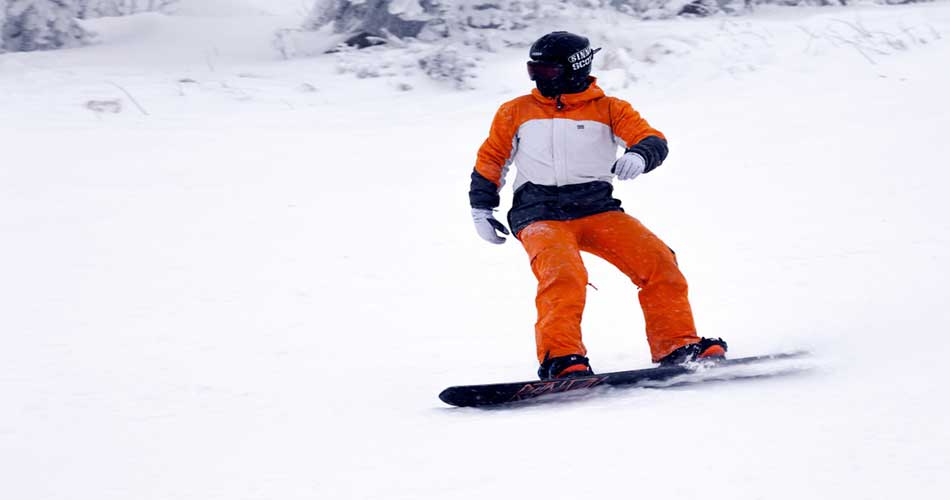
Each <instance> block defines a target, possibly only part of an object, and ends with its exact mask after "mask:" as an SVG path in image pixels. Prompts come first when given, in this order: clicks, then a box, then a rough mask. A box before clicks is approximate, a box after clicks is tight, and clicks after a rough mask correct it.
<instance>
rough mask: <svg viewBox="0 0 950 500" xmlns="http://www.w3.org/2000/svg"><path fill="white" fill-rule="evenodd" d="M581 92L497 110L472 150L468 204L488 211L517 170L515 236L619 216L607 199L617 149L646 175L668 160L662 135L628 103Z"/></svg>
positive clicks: (529, 98)
mask: <svg viewBox="0 0 950 500" xmlns="http://www.w3.org/2000/svg"><path fill="white" fill-rule="evenodd" d="M591 80H592V81H591V85H590V86H589V87H588V88H587V90H585V91H583V92H579V93H576V94H564V95H561V96H558V97H557V98H556V99H554V98H549V97H544V96H542V95H541V93H540V92H538V90H537V89H534V90H532V92H531V94H529V95H524V96H521V97H518V98H516V99H513V100H511V101H508V102H506V103H505V104H502V105H501V107H500V108H499V109H498V112H497V113H496V114H495V119H494V120H493V121H492V125H491V131H490V132H489V135H488V139H486V140H485V142H484V143H483V144H482V146H481V148H480V149H479V150H478V158H477V161H476V163H475V170H474V172H473V173H472V186H471V190H470V191H469V198H470V202H471V205H472V207H474V208H495V207H497V206H498V205H499V202H500V200H499V196H498V192H499V191H500V189H501V187H502V186H503V185H504V183H505V176H506V174H507V171H508V167H509V166H510V165H511V164H512V163H513V164H515V165H516V167H517V176H516V177H515V182H514V192H515V194H514V202H513V204H512V208H511V211H510V212H509V213H508V222H509V224H510V225H511V226H512V231H513V232H514V234H518V232H519V231H521V229H523V228H525V227H527V226H528V224H530V223H532V222H535V221H538V220H570V219H576V218H580V217H585V216H588V215H593V214H596V213H601V212H606V211H610V210H622V209H621V208H620V201H619V200H616V199H614V198H613V196H612V193H613V186H612V184H611V181H612V180H613V177H614V174H613V172H612V171H611V169H612V167H613V164H614V162H615V161H616V159H617V148H618V147H622V148H624V149H625V150H626V151H631V152H635V153H638V154H639V155H640V156H642V157H643V158H644V160H646V169H645V172H649V171H651V170H653V169H655V168H656V167H657V166H659V165H660V164H661V163H662V162H663V160H664V159H665V158H666V155H667V146H666V137H665V136H664V135H663V134H662V133H661V132H660V131H658V130H656V129H654V128H653V127H651V126H650V124H649V123H647V121H646V120H644V119H643V118H642V117H641V116H640V113H638V112H637V111H636V110H634V109H633V107H632V106H631V105H630V103H628V102H626V101H624V100H622V99H618V98H616V97H608V96H607V95H605V94H604V91H603V90H601V89H600V87H598V86H597V82H596V79H594V78H591Z"/></svg>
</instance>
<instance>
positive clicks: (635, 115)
mask: <svg viewBox="0 0 950 500" xmlns="http://www.w3.org/2000/svg"><path fill="white" fill-rule="evenodd" d="M610 100H611V102H610V117H611V122H612V123H611V124H610V127H611V128H612V129H613V131H614V135H616V136H617V137H619V138H620V139H621V140H623V141H624V143H625V144H624V147H626V148H630V147H632V146H634V145H635V144H637V143H638V142H640V141H642V140H644V139H646V138H647V137H650V136H654V137H659V138H660V139H663V140H664V141H665V140H666V136H665V135H663V133H662V132H660V131H659V130H657V129H655V128H653V127H651V126H650V124H649V123H648V122H647V121H646V120H645V119H644V118H643V117H642V116H640V113H639V112H637V110H635V109H633V106H631V105H630V103H629V102H627V101H624V100H623V99H618V98H616V97H611V98H610Z"/></svg>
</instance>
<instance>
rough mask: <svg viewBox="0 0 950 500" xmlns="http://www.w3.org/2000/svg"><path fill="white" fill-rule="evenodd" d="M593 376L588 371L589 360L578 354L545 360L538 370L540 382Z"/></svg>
mask: <svg viewBox="0 0 950 500" xmlns="http://www.w3.org/2000/svg"><path fill="white" fill-rule="evenodd" d="M593 374H594V371H593V370H591V369H590V360H589V359H587V358H585V357H584V356H581V355H580V354H571V355H569V356H558V357H556V358H545V360H544V363H541V368H539V369H538V377H539V378H541V380H549V379H552V378H573V377H586V376H589V375H593Z"/></svg>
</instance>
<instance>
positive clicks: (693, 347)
mask: <svg viewBox="0 0 950 500" xmlns="http://www.w3.org/2000/svg"><path fill="white" fill-rule="evenodd" d="M727 349H728V346H727V345H726V342H725V341H724V340H722V339H707V338H705V337H703V338H702V339H700V340H699V342H696V343H695V344H687V345H684V346H683V347H680V348H678V349H676V350H675V351H673V352H671V353H669V354H667V355H666V356H664V357H663V358H661V359H660V361H659V363H660V366H672V365H684V364H686V363H691V362H693V361H700V360H718V359H724V358H725V357H726V350H727Z"/></svg>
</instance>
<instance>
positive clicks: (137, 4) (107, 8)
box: [77, 0, 179, 19]
mask: <svg viewBox="0 0 950 500" xmlns="http://www.w3.org/2000/svg"><path fill="white" fill-rule="evenodd" d="M178 2H179V0H77V4H78V8H79V17H80V18H81V19H89V18H94V17H108V16H128V15H131V14H138V13H140V12H170V11H171V9H172V7H174V5H175V4H177V3H178Z"/></svg>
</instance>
